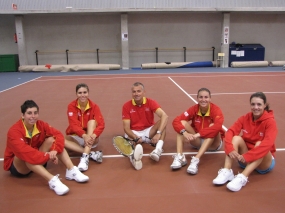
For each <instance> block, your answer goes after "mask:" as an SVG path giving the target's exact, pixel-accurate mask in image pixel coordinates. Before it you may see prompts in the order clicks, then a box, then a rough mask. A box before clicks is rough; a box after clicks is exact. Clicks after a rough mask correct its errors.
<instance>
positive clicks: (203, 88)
mask: <svg viewBox="0 0 285 213" xmlns="http://www.w3.org/2000/svg"><path fill="white" fill-rule="evenodd" d="M202 91H206V92H208V93H209V95H210V97H211V92H210V90H209V89H207V88H205V87H202V88H201V89H199V90H198V92H197V98H198V95H199V92H202Z"/></svg>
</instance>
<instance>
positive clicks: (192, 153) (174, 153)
mask: <svg viewBox="0 0 285 213" xmlns="http://www.w3.org/2000/svg"><path fill="white" fill-rule="evenodd" d="M282 151H285V148H280V149H276V152H282ZM197 153H198V152H183V154H185V155H196V154H197ZM176 154H177V153H176V152H173V153H162V154H161V155H163V156H169V155H171V156H172V155H176ZM205 154H209V155H211V154H225V151H214V152H205ZM143 156H149V154H143ZM80 157H81V156H76V157H70V158H80ZM124 157H125V156H123V155H104V156H103V158H124ZM1 161H4V158H0V162H1Z"/></svg>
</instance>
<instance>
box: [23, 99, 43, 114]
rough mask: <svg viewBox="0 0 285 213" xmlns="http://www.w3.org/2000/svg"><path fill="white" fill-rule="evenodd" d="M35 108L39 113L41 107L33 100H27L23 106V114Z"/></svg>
mask: <svg viewBox="0 0 285 213" xmlns="http://www.w3.org/2000/svg"><path fill="white" fill-rule="evenodd" d="M33 107H36V108H37V110H38V111H39V107H38V105H37V104H36V102H34V101H33V100H26V101H25V102H24V103H23V104H22V106H21V112H22V113H23V114H25V112H26V111H27V109H28V108H33Z"/></svg>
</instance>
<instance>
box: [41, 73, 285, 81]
mask: <svg viewBox="0 0 285 213" xmlns="http://www.w3.org/2000/svg"><path fill="white" fill-rule="evenodd" d="M268 72H269V71H268ZM274 72H275V71H274ZM217 73H221V74H224V73H223V72H215V74H217ZM244 73H248V72H244ZM159 74H160V76H140V77H139V78H164V77H165V76H161V75H166V76H171V77H172V78H173V77H175V78H205V77H209V78H219V77H237V76H240V77H245V76H255V77H259V76H260V77H265V76H266V77H268V76H273V77H278V76H285V74H240V72H238V74H236V75H235V74H231V75H229V74H225V75H201V74H205V73H196V74H200V75H197V76H194V75H193V73H180V75H169V73H130V74H128V73H124V74H119V75H127V76H120V77H96V76H94V75H87V77H86V76H85V77H82V78H66V77H77V76H80V75H75V76H72V75H69V76H41V77H42V79H41V80H37V81H75V80H78V79H80V80H92V79H98V80H100V79H101V80H102V79H107V80H108V79H131V78H138V77H137V76H129V75H159ZM206 74H208V73H206ZM100 75H103V76H104V75H111V76H112V75H118V74H116V73H114V74H98V75H97V76H100ZM81 76H82V75H81ZM88 76H90V77H88ZM44 78H50V79H46V80H45V79H44ZM55 78H58V79H55Z"/></svg>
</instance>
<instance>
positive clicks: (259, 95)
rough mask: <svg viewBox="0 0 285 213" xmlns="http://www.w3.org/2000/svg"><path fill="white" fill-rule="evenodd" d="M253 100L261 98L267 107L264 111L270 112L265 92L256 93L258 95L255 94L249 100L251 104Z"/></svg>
mask: <svg viewBox="0 0 285 213" xmlns="http://www.w3.org/2000/svg"><path fill="white" fill-rule="evenodd" d="M252 98H260V99H262V100H263V102H264V104H265V105H266V107H265V108H264V110H266V111H269V104H268V103H267V101H266V96H265V94H264V93H263V92H256V93H253V94H252V95H251V96H250V99H249V102H250V101H251V99H252Z"/></svg>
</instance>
